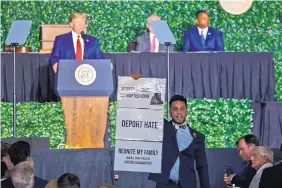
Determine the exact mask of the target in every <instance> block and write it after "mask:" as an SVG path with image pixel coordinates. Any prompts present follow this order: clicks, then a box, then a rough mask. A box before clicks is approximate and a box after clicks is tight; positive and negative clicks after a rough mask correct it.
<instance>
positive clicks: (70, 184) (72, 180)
mask: <svg viewBox="0 0 282 188" xmlns="http://www.w3.org/2000/svg"><path fill="white" fill-rule="evenodd" d="M57 187H58V188H80V181H79V177H78V176H77V175H75V174H71V173H65V174H63V175H62V176H61V177H59V179H58V180H57Z"/></svg>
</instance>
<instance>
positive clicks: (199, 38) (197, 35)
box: [193, 27, 204, 49]
mask: <svg viewBox="0 0 282 188" xmlns="http://www.w3.org/2000/svg"><path fill="white" fill-rule="evenodd" d="M193 35H194V37H195V42H197V43H198V45H200V46H201V47H202V49H204V47H203V45H202V42H201V41H202V39H201V36H200V34H199V31H198V28H197V27H194V29H193Z"/></svg>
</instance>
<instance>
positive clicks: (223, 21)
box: [1, 0, 282, 101]
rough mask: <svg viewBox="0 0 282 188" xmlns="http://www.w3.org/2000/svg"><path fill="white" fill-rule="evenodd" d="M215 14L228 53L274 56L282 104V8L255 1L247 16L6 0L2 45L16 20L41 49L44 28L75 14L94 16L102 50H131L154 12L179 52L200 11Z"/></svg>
mask: <svg viewBox="0 0 282 188" xmlns="http://www.w3.org/2000/svg"><path fill="white" fill-rule="evenodd" d="M201 9H205V10H207V11H208V12H209V13H210V17H211V25H212V26H213V27H216V28H220V30H222V31H223V33H224V41H225V49H226V50H227V51H273V52H274V57H275V75H276V99H277V100H280V101H282V34H281V31H282V3H281V1H267V0H261V1H254V2H253V5H252V7H251V9H250V10H249V11H248V12H246V13H244V14H242V15H238V16H235V15H231V14H229V13H227V12H225V11H224V10H223V9H222V8H221V6H220V4H219V2H218V1H20V2H19V1H4V2H1V46H2V48H3V46H4V39H6V35H7V32H8V30H9V28H10V25H11V23H12V22H13V21H15V20H17V19H30V20H32V21H33V24H32V29H31V33H30V35H29V37H28V40H27V43H26V44H27V45H28V46H32V48H33V51H38V50H39V45H40V43H39V28H40V24H44V23H45V24H54V23H61V24H62V23H68V18H69V16H70V14H71V13H72V11H73V10H80V11H83V12H85V13H88V14H89V15H91V16H93V17H92V18H91V19H89V22H88V25H89V27H88V33H90V34H93V35H95V36H97V37H98V38H100V40H101V44H102V49H103V50H104V51H106V52H109V51H112V52H113V51H120V52H124V51H126V47H127V42H128V41H130V40H134V39H135V37H136V35H138V34H140V33H141V32H142V31H144V30H145V21H146V17H147V15H148V14H149V13H152V12H155V13H157V14H159V15H160V16H161V17H162V19H163V20H166V21H167V22H168V24H169V25H170V27H171V29H172V31H173V33H174V35H175V37H176V39H177V45H176V47H175V49H176V50H179V49H180V47H181V45H182V37H183V32H184V31H185V30H186V29H187V26H188V25H189V24H192V23H193V20H194V17H195V16H194V15H195V12H197V11H198V10H201Z"/></svg>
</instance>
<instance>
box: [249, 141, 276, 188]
mask: <svg viewBox="0 0 282 188" xmlns="http://www.w3.org/2000/svg"><path fill="white" fill-rule="evenodd" d="M251 161H252V167H253V168H254V169H256V170H257V172H256V175H255V176H254V178H253V179H252V181H251V184H250V187H249V188H258V187H259V182H260V178H261V174H262V172H263V170H264V169H266V168H269V167H272V166H273V165H272V163H273V152H272V150H271V149H270V148H267V147H261V146H257V147H255V148H254V150H253V155H252V158H251Z"/></svg>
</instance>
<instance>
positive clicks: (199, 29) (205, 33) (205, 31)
mask: <svg viewBox="0 0 282 188" xmlns="http://www.w3.org/2000/svg"><path fill="white" fill-rule="evenodd" d="M208 30H209V27H206V28H205V29H201V28H198V31H199V35H200V36H201V35H202V31H203V35H204V38H205V39H206V38H207V34H208Z"/></svg>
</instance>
